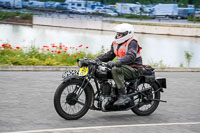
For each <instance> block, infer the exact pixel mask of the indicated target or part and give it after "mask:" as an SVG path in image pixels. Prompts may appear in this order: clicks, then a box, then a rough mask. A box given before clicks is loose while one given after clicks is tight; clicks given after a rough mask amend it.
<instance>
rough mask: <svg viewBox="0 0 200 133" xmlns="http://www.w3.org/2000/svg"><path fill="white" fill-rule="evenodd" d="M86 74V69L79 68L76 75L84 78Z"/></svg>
mask: <svg viewBox="0 0 200 133" xmlns="http://www.w3.org/2000/svg"><path fill="white" fill-rule="evenodd" d="M87 74H88V68H87V67H81V68H80V70H79V73H78V76H85V75H87Z"/></svg>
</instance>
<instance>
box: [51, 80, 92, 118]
mask: <svg viewBox="0 0 200 133" xmlns="http://www.w3.org/2000/svg"><path fill="white" fill-rule="evenodd" d="M82 83H83V81H82V80H78V79H73V80H70V81H68V82H63V83H62V84H60V85H59V86H58V88H57V90H56V92H55V95H54V107H55V110H56V112H57V113H58V114H59V115H60V116H61V117H62V118H64V119H66V120H76V119H79V118H81V117H83V116H84V115H85V114H86V113H87V111H88V109H89V108H90V105H91V101H92V94H91V91H90V88H89V87H88V86H86V88H85V89H83V88H82V87H81V85H82ZM77 88H79V89H78V90H79V91H82V93H81V95H80V97H79V98H78V99H77V97H78V92H79V91H77V92H75V89H77Z"/></svg>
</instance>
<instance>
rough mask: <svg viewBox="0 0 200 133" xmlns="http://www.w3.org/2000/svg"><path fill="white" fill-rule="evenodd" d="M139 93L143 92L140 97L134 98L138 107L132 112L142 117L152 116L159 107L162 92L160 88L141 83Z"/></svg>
mask: <svg viewBox="0 0 200 133" xmlns="http://www.w3.org/2000/svg"><path fill="white" fill-rule="evenodd" d="M137 91H139V92H141V93H139V95H137V96H135V97H133V99H134V102H135V104H136V105H137V106H135V107H134V108H132V109H131V110H132V111H133V112H134V113H135V114H137V115H141V116H146V115H150V114H152V113H153V112H154V111H155V110H156V109H157V107H158V105H159V100H160V91H159V90H158V86H157V85H156V84H153V85H150V84H149V83H141V84H139V86H138V88H137Z"/></svg>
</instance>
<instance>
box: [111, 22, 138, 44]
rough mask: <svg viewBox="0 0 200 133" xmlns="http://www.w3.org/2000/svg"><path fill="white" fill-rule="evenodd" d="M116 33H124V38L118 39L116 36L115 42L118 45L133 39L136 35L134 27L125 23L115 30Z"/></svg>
mask: <svg viewBox="0 0 200 133" xmlns="http://www.w3.org/2000/svg"><path fill="white" fill-rule="evenodd" d="M114 30H115V32H116V33H122V34H123V36H122V37H121V38H116V36H115V41H116V43H117V44H120V43H123V42H125V41H127V40H128V39H130V38H131V37H133V34H134V28H133V26H132V25H130V24H127V23H123V24H119V25H117V26H116V27H115V28H114Z"/></svg>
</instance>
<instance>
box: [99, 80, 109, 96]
mask: <svg viewBox="0 0 200 133" xmlns="http://www.w3.org/2000/svg"><path fill="white" fill-rule="evenodd" d="M111 88H112V85H111V84H110V83H109V82H107V81H104V82H103V83H101V84H100V89H101V90H102V94H103V95H104V96H109V95H110V92H111Z"/></svg>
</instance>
